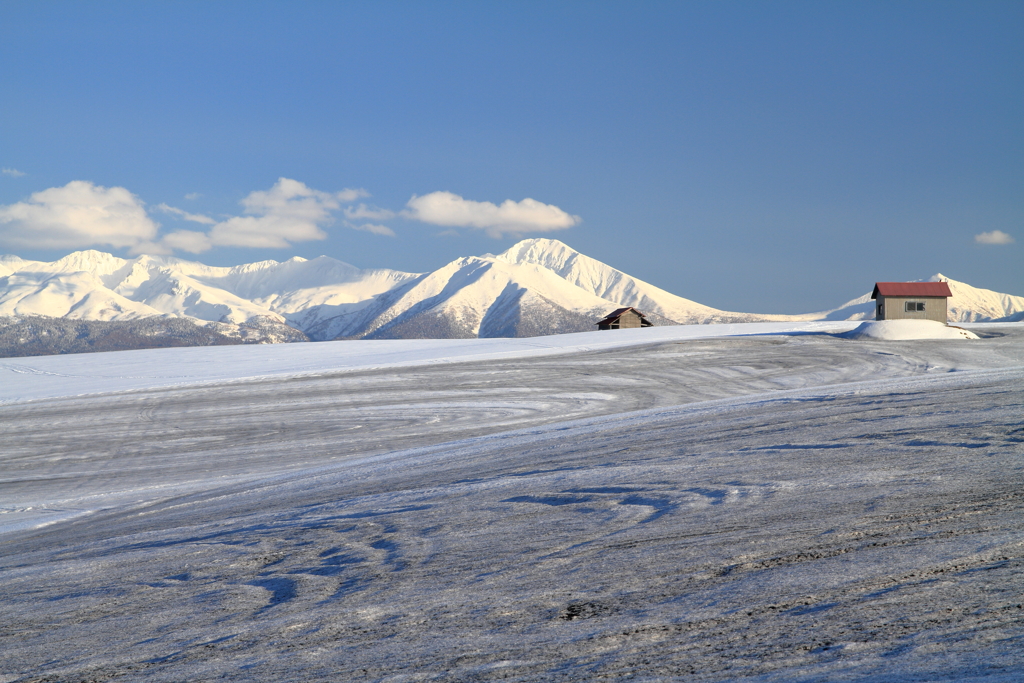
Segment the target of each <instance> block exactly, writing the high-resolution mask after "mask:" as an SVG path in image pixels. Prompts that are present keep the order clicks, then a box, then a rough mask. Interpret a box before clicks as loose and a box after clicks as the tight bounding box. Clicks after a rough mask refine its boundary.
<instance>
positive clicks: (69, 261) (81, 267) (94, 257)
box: [53, 249, 128, 275]
mask: <svg viewBox="0 0 1024 683" xmlns="http://www.w3.org/2000/svg"><path fill="white" fill-rule="evenodd" d="M126 263H128V262H127V261H126V260H124V259H123V258H118V257H116V256H114V255H113V254H108V253H106V252H104V251H97V250H95V249H86V250H84V251H75V252H72V253H70V254H68V255H67V256H65V257H64V258H62V259H59V260H57V261H54V263H53V267H54V269H55V270H57V271H58V272H65V273H68V272H78V271H86V272H89V273H93V274H94V275H109V274H110V273H113V272H114V271H116V270H118V269H120V268H123V267H124V265H125V264H126Z"/></svg>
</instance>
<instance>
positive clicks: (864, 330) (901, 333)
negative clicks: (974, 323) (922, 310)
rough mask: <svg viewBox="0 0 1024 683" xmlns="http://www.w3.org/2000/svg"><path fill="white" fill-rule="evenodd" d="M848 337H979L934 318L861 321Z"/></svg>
mask: <svg viewBox="0 0 1024 683" xmlns="http://www.w3.org/2000/svg"><path fill="white" fill-rule="evenodd" d="M843 336H844V337H846V338H847V339H879V340H883V341H907V340H911V339H977V338H978V335H976V334H974V333H973V332H971V331H970V330H965V329H964V328H962V327H955V326H949V325H945V324H943V323H940V322H936V321H934V320H872V321H871V322H866V323H861V324H860V325H858V326H857V327H855V328H854V329H852V330H850V331H849V332H847V333H845V334H844V335H843Z"/></svg>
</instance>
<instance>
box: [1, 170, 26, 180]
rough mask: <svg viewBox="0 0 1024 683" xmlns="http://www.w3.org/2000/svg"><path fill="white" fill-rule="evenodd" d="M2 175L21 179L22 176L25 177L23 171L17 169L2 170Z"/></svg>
mask: <svg viewBox="0 0 1024 683" xmlns="http://www.w3.org/2000/svg"><path fill="white" fill-rule="evenodd" d="M0 173H3V174H4V175H9V176H11V177H12V178H20V177H21V176H23V175H25V173H24V172H23V171H19V170H18V169H16V168H3V169H0Z"/></svg>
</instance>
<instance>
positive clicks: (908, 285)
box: [871, 282, 953, 299]
mask: <svg viewBox="0 0 1024 683" xmlns="http://www.w3.org/2000/svg"><path fill="white" fill-rule="evenodd" d="M879 296H953V292H951V291H949V284H947V283H945V282H876V283H875V291H873V292H871V298H872V299H877V298H878V297H879Z"/></svg>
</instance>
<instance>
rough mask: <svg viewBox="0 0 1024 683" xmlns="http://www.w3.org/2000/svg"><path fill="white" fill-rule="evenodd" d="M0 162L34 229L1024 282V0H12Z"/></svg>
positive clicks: (7, 221) (59, 247) (818, 279)
mask: <svg viewBox="0 0 1024 683" xmlns="http://www.w3.org/2000/svg"><path fill="white" fill-rule="evenodd" d="M0 168H2V169H3V173H2V174H0V253H13V254H17V255H19V256H22V257H24V258H34V259H45V260H52V259H55V258H58V257H60V256H63V255H64V254H66V253H68V252H70V251H73V250H75V249H79V248H97V249H101V250H104V251H110V252H113V253H115V254H118V255H121V256H128V255H129V254H131V253H136V252H139V251H146V250H150V251H158V250H164V251H165V252H170V253H173V254H174V255H176V256H180V257H182V258H188V259H195V260H200V261H203V262H205V263H209V264H214V265H234V264H237V263H242V262H246V261H255V260H263V259H276V260H284V259H287V258H290V257H291V256H295V255H298V256H303V257H307V258H311V257H315V256H318V255H320V254H326V255H328V256H332V257H334V258H338V259H341V260H343V261H347V262H349V263H352V264H354V265H357V266H361V267H391V268H397V269H400V270H407V271H413V272H422V271H427V270H433V269H435V268H438V267H440V266H442V265H444V264H445V263H446V262H448V261H450V260H452V259H454V258H456V257H458V256H465V255H472V254H483V253H487V252H492V253H497V252H499V251H502V250H504V249H506V248H508V247H509V246H510V245H511V244H513V243H514V242H515V241H517V239H519V238H521V237H553V238H556V239H560V240H562V241H563V242H565V243H567V244H569V245H570V246H572V247H574V248H576V249H578V250H580V251H582V252H583V253H585V254H588V255H590V256H593V257H595V258H597V259H600V260H602V261H604V262H606V263H608V264H610V265H612V266H615V267H617V268H620V269H621V270H624V271H626V272H628V273H630V274H631V275H635V276H637V277H639V278H641V279H644V280H647V281H649V282H651V283H653V284H656V285H658V286H661V287H663V288H665V289H668V290H669V291H671V292H673V293H675V294H678V295H680V296H685V297H687V298H691V299H694V300H696V301H699V302H701V303H704V304H707V305H711V306H715V307H718V308H724V309H728V310H743V311H752V312H780V313H784V312H806V311H811V310H820V309H824V308H830V307H833V306H836V305H838V304H840V303H842V302H843V301H845V300H846V299H849V298H852V297H853V296H856V295H859V294H861V293H862V292H864V291H867V290H869V289H870V288H871V285H872V284H873V283H874V282H875V281H876V280H882V281H886V280H906V279H918V278H923V277H928V276H930V275H932V274H934V273H936V272H939V271H941V272H942V273H944V274H946V275H948V276H950V277H953V278H955V279H958V280H962V281H966V282H969V283H971V284H974V285H976V286H980V287H986V288H990V289H995V290H998V291H1003V292H1008V293H1011V294H1018V295H1021V294H1024V5H1022V4H1021V3H1019V2H988V3H985V2H962V3H959V2H958V3H944V2H920V3H918V2H895V3H894V2H885V3H872V2H850V3H844V2H830V3H821V2H808V3H787V2H706V3H679V2H671V3H658V2H648V3H633V2H630V3H627V2H622V3H612V2H608V3H602V2H580V3H575V2H571V3H570V2H563V3H557V2H554V3H552V2H537V3H533V2H515V3H512V2H507V3H497V2H494V3H480V2H472V3H455V2H453V3H416V2H390V3H389V2H367V3H359V2H352V3H341V2H291V3H280V2H244V3H242V2H187V1H185V2H165V3H159V2H148V3H138V2H131V3H118V2H103V3H96V2H88V3H84V2H83V3H76V2H57V3H55V2H46V1H42V0H34V1H32V2H19V1H17V0H15V1H11V0H8V1H7V2H4V3H2V4H0ZM282 178H284V179H286V180H285V181H280V180H279V179H282ZM117 188H123V189H120V190H119V189H117ZM414 197H415V198H417V199H413V198H414ZM526 199H531V200H533V202H532V203H524V200H526ZM76 202H77V203H76ZM90 203H92V204H90ZM360 206H362V207H363V208H362V209H360ZM69 207H70V208H69ZM97 207H98V208H97ZM79 209H81V210H79ZM96 210H100V211H101V213H103V212H105V213H103V215H104V216H106V217H105V218H103V219H102V220H100V219H97V218H96V215H97V214H96V213H95V211H96ZM90 211H92V213H90ZM186 214H187V215H186ZM90 216H92V217H91V218H90ZM190 218H191V220H190ZM76 221H78V222H77V223H76ZM90 221H92V222H90ZM103 221H107V222H106V223H104V222H103ZM388 233H393V234H388ZM979 236H980V237H979ZM979 240H980V241H979Z"/></svg>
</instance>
